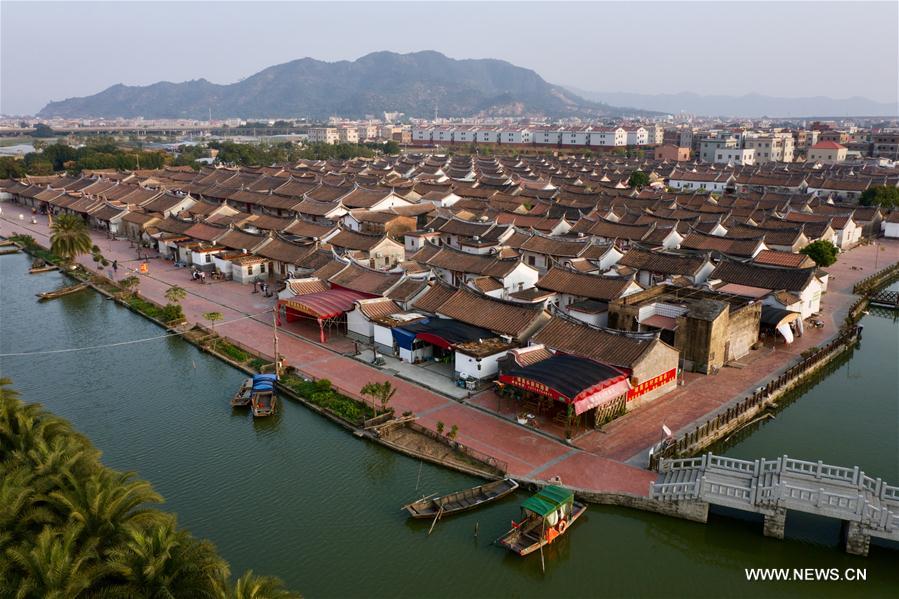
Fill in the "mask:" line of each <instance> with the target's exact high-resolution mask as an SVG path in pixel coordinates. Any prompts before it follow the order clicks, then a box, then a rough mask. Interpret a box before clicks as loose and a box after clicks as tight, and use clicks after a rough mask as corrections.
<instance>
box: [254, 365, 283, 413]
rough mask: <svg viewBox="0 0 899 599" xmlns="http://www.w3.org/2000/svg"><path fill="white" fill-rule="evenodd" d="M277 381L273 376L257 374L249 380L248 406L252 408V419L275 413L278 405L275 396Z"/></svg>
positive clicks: (275, 376)
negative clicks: (250, 387) (250, 388)
mask: <svg viewBox="0 0 899 599" xmlns="http://www.w3.org/2000/svg"><path fill="white" fill-rule="evenodd" d="M277 380H278V377H277V375H274V374H257V375H255V376H254V377H253V378H252V379H251V381H252V390H251V392H250V404H251V405H252V407H253V416H254V417H256V418H261V417H264V416H271V415H272V414H274V413H275V408H276V406H277V403H278V398H277V397H276V396H275V381H277Z"/></svg>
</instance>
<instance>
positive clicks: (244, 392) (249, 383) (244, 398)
mask: <svg viewBox="0 0 899 599" xmlns="http://www.w3.org/2000/svg"><path fill="white" fill-rule="evenodd" d="M252 400H253V379H252V378H248V379H246V380H244V382H243V383H241V385H240V388H239V389H238V390H237V393H235V394H234V397H232V398H231V407H232V408H242V407H246V406H248V405H250V402H251V401H252Z"/></svg>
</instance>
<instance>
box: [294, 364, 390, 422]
mask: <svg viewBox="0 0 899 599" xmlns="http://www.w3.org/2000/svg"><path fill="white" fill-rule="evenodd" d="M281 384H282V385H284V386H285V387H287V388H289V389H290V390H292V391H294V392H295V393H296V394H297V395H300V396H301V397H304V398H305V399H307V400H309V401H310V402H312V403H314V404H315V405H317V406H319V407H320V408H324V409H326V410H328V411H329V412H331V413H332V414H334V415H335V416H337V417H339V418H342V419H343V420H346V421H347V422H350V423H352V424H354V425H357V426H358V425H360V424H362V422H363V421H364V420H366V419H368V418H372V417H373V416H374V415H375V414H374V412H373V411H372V409H371V406H370V405H368V404H366V403H364V402H361V401H358V400H356V399H353V398H351V397H347V396H346V395H343V394H342V393H338V392H337V391H336V390H335V389H334V387H333V386H332V385H331V381H329V380H328V379H321V380H320V381H307V380H305V379H302V378H300V377H298V376H296V375H293V374H289V375H287V376H285V377H282V378H281Z"/></svg>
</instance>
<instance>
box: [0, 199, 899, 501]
mask: <svg viewBox="0 0 899 599" xmlns="http://www.w3.org/2000/svg"><path fill="white" fill-rule="evenodd" d="M19 214H24V215H25V220H24V221H20V220H18V215H19ZM30 218H31V215H30V212H27V211H26V210H24V209H23V208H21V207H18V206H14V205H9V204H5V205H4V212H3V216H2V220H0V235H4V236H9V235H11V234H13V233H15V232H25V233H28V234H30V235H32V236H34V237H35V239H36V240H37V241H38V242H39V243H41V244H43V245H49V239H48V233H49V231H48V227H47V222H46V217H43V216H38V217H37V218H38V223H37V224H36V225H33V224H31V223H30ZM92 236H93V238H94V242H95V243H96V244H97V245H98V246H99V247H100V249H101V251H102V253H103V255H104V256H106V257H107V258H108V259H110V260H113V259H115V260H118V262H119V265H120V266H121V267H122V268H120V269H119V273H118V276H119V277H123V276H126V274H128V273H125V272H123V270H124V269H125V268H130V269H136V268H137V264H138V261H137V256H136V251H135V249H133V248H131V247H129V243H128V242H127V241H111V240H109V239H107V238H106V236H105V235H104V234H103V233H100V232H92ZM877 247H878V250H879V256H878V262H879V266H880V267H883V266H886V265H887V264H889V263H891V262H896V261H897V260H899V241H896V240H892V241H886V242H883V241H882V242H879V243H878V246H877ZM874 251H875V250H874V246H863V247H859V248H856V249H854V250H852V251H850V252H847V253H845V254H843V255H841V257H840V261H839V262H838V263H837V264H836V265H834V266H832V267H830V268H828V269H827V270H828V271H829V272H830V273H831V280H830V286H829V290H828V293H827V294H826V295H825V296H824V299H823V300H822V306H823V311H824V316H823V317H822V320H824V322H825V327H824V328H823V329H811V330H809V331H808V332H807V333H806V335H805V336H804V337H802V338H800V339H799V340H798V341H797V342H796V343H794V344H793V345H792V346H790V347H788V348H785V349H782V348H778V349H777V350H776V351H771V350H759V351H758V352H753V353H752V354H750V356H749V357H747V359H745V360H744V361H743V364H741V366H742V367H741V368H726V369H723V370H722V371H721V373H720V374H719V375H717V376H702V375H695V374H688V375H687V376H686V384H685V385H684V386H683V387H682V388H680V389H678V390H677V391H675V392H673V393H670V394H669V395H667V396H665V397H663V398H660V399H659V400H656V401H654V402H652V403H650V404H648V405H646V406H644V407H642V408H638V409H636V410H634V411H633V412H630V413H629V414H627V415H626V416H624V417H622V418H619V419H618V420H616V421H613V422H612V423H610V424H609V425H607V426H606V427H604V428H603V430H602V431H600V432H591V433H589V434H587V435H585V436H583V437H581V438H579V439H578V441H577V447H573V446H571V445H568V444H565V443H563V442H561V441H556V440H553V439H551V438H549V437H547V436H546V435H543V434H540V433H539V432H536V431H534V430H532V429H529V428H527V427H522V426H519V425H516V424H514V423H512V422H509V421H507V420H504V419H502V418H500V417H498V416H495V415H492V414H489V413H486V412H484V411H483V410H481V409H478V408H475V407H472V406H469V405H465V404H460V403H458V402H456V401H453V400H451V399H449V398H447V397H445V396H442V395H439V394H437V393H434V392H432V391H429V390H427V389H425V388H423V387H420V386H418V385H416V384H414V383H411V382H408V381H405V380H402V379H397V378H394V379H393V382H394V384H395V385H396V387H397V389H398V393H397V395H396V396H395V398H394V400H393V401H392V405H393V406H394V407H395V408H396V409H397V411H398V412H402V411H405V410H410V411H413V412H415V413H416V415H418V417H419V422H420V423H421V424H422V425H424V426H427V427H429V428H431V429H436V427H437V422H438V421H441V422H443V423H445V425H446V426H447V427H449V426H451V425H453V424H455V425H457V426H458V427H459V436H458V439H459V441H460V442H462V443H463V444H465V445H468V446H470V447H472V448H474V449H477V450H479V451H482V452H484V453H487V454H489V455H493V456H494V457H496V458H497V459H500V460H503V461H505V462H507V463H508V464H509V471H510V474H511V475H513V476H517V477H522V478H528V479H548V478H550V477H553V476H559V477H561V478H562V481H563V483H565V484H567V485H571V486H574V487H578V488H582V489H586V490H590V491H593V492H599V493H602V492H608V493H631V494H635V495H640V496H645V495H647V493H648V488H649V483H650V482H651V481H652V480H654V479H655V475H654V474H653V473H651V472H648V471H646V470H643V469H642V468H640V467H635V466H632V465H628V464H626V463H624V462H625V461H631V462H632V463H634V464H638V465H642V463H643V462H645V450H646V448H648V447H649V446H651V445H652V444H653V443H655V442H656V441H657V440H658V438H659V431H660V430H661V426H662V424H666V425H667V426H669V427H670V428H671V429H672V430H674V431H678V430H682V429H686V428H688V427H690V425H691V424H693V423H695V422H696V421H698V420H701V419H704V418H705V417H707V416H708V415H709V414H710V413H714V412H715V411H717V410H719V409H722V408H723V407H725V406H727V405H728V404H729V403H731V402H733V401H736V400H738V399H740V398H742V397H743V396H745V395H746V394H747V392H748V391H750V390H752V389H754V388H755V387H757V386H759V385H760V384H763V383H764V382H766V381H767V380H768V379H770V378H773V377H774V376H776V375H777V374H779V373H780V372H782V371H783V370H785V369H786V368H787V367H788V366H789V365H790V364H791V363H792V362H794V361H795V360H796V358H797V357H798V355H799V354H800V353H801V352H802V351H803V350H804V349H807V348H809V347H812V346H815V345H820V344H822V343H824V342H826V341H828V340H829V339H831V338H833V337H834V336H835V335H836V333H837V330H838V328H839V324H840V323H841V322H842V320H843V318H844V317H845V315H846V313H847V310H848V307H849V305H850V304H851V303H852V301H853V300H854V296H853V294H852V286H853V285H854V284H855V282H857V281H858V280H860V279H862V278H864V277H865V276H868V275H870V274H871V273H872V272H874V266H873V265H874ZM80 262H81V263H82V264H83V265H85V266H86V267H88V268H93V269H95V268H96V267H95V265H94V263H93V261H92V260H91V258H90V257H89V256H83V257H82V258H81V259H80ZM853 266H855V267H861V268H862V270H854V269H853V268H852V267H853ZM140 278H141V284H140V289H139V290H140V293H141V294H142V295H144V296H145V297H147V298H149V299H151V300H154V301H156V302H159V303H165V301H166V300H165V297H164V294H165V291H166V290H167V289H168V288H169V287H170V286H171V285H179V286H181V287H184V288H185V289H186V290H187V291H188V296H187V297H186V298H185V299H184V300H183V301H182V302H181V305H182V307H183V309H184V313H185V316H186V317H187V319H188V320H189V321H191V322H198V323H203V324H206V322H205V321H204V319H203V316H202V315H203V314H204V313H206V312H210V311H217V312H221V313H222V315H223V321H224V322H225V323H227V324H220V325H218V326H217V328H220V330H221V331H222V333H223V334H224V335H226V336H228V337H230V338H232V339H234V340H236V341H239V342H240V343H243V344H245V345H247V346H249V347H251V348H254V349H256V350H257V351H259V352H262V353H266V354H271V353H272V326H271V310H272V307H273V305H274V298H265V297H263V296H262V295H261V294H253V293H251V288H250V287H248V286H245V285H240V284H238V283H233V282H214V283H211V284H207V285H200V284H198V283H196V282H194V281H191V280H190V276H189V272H188V271H187V269H183V268H175V267H174V266H173V265H172V264H171V263H170V262H166V261H162V260H150V272H149V273H148V274H147V275H142V276H141V277H140ZM248 316H252V317H251V318H247V317H248ZM237 319H240V320H237ZM232 320H234V321H235V322H230V323H228V321H232ZM292 328H293V330H292V331H284V332H282V334H281V335H280V345H279V351H280V353H282V354H283V355H285V356H286V360H287V363H288V364H290V365H292V366H295V367H296V368H297V369H298V370H299V371H301V372H302V373H304V374H306V375H308V376H312V377H315V378H328V379H330V380H331V381H333V382H334V384H335V386H336V387H337V388H338V389H339V390H340V391H341V392H343V393H345V394H347V395H351V396H354V397H359V393H358V391H359V389H360V388H361V387H362V386H363V385H364V384H366V383H368V382H370V381H373V380H382V379H384V378H385V374H384V373H383V372H381V371H379V370H377V369H375V368H372V367H370V366H368V365H366V364H363V363H361V362H359V361H357V360H354V359H352V358H350V357H347V356H345V355H342V354H343V353H347V352H348V351H350V349H351V342H348V341H347V340H345V339H339V340H338V339H335V342H333V343H332V342H329V345H328V346H327V347H325V346H322V345H320V344H319V343H317V342H316V341H315V340H314V338H312V336H313V334H317V331H312V330H311V329H310V330H309V331H304V330H302V329H299V328H296V327H292ZM490 393H492V392H489V391H488V392H485V393H482V394H481V395H480V396H479V399H480V398H483V397H487V396H488V395H489V394H490Z"/></svg>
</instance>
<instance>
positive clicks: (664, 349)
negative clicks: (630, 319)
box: [531, 316, 678, 413]
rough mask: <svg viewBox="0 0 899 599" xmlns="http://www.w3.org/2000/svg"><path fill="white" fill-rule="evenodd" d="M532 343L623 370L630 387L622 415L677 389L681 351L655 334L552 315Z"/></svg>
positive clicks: (623, 401)
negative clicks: (588, 323) (592, 324)
mask: <svg viewBox="0 0 899 599" xmlns="http://www.w3.org/2000/svg"><path fill="white" fill-rule="evenodd" d="M531 344H532V345H541V346H543V347H545V348H547V349H551V350H553V351H555V352H562V353H565V354H570V355H573V356H580V357H584V358H588V359H590V360H594V361H596V362H598V363H600V364H607V365H609V366H614V367H616V368H619V369H622V370H623V371H624V372H625V373H626V374H627V375H628V383H629V387H630V388H629V389H628V390H627V391H626V393H625V394H624V397H623V398H622V399H621V400H619V401H620V402H621V403H622V404H623V406H622V409H621V412H622V413H623V412H624V411H628V410H631V409H633V408H635V407H638V406H640V405H643V404H645V403H647V402H650V401H653V400H655V399H657V398H659V397H661V396H663V395H665V394H666V393H668V392H669V391H672V390H673V389H674V388H675V387H677V379H678V377H677V374H678V352H677V350H676V349H674V348H673V347H671V346H670V345H668V344H667V343H665V342H663V341H661V340H660V339H659V338H658V335H656V334H654V333H626V332H623V331H612V330H608V329H601V328H597V327H592V326H590V325H587V324H585V323H582V322H577V321H576V320H572V319H570V318H566V317H563V316H553V317H552V319H551V320H550V321H549V322H548V323H547V324H546V326H544V327H543V328H542V329H540V330H539V331H538V332H537V334H535V335H534V336H533V337H531Z"/></svg>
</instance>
